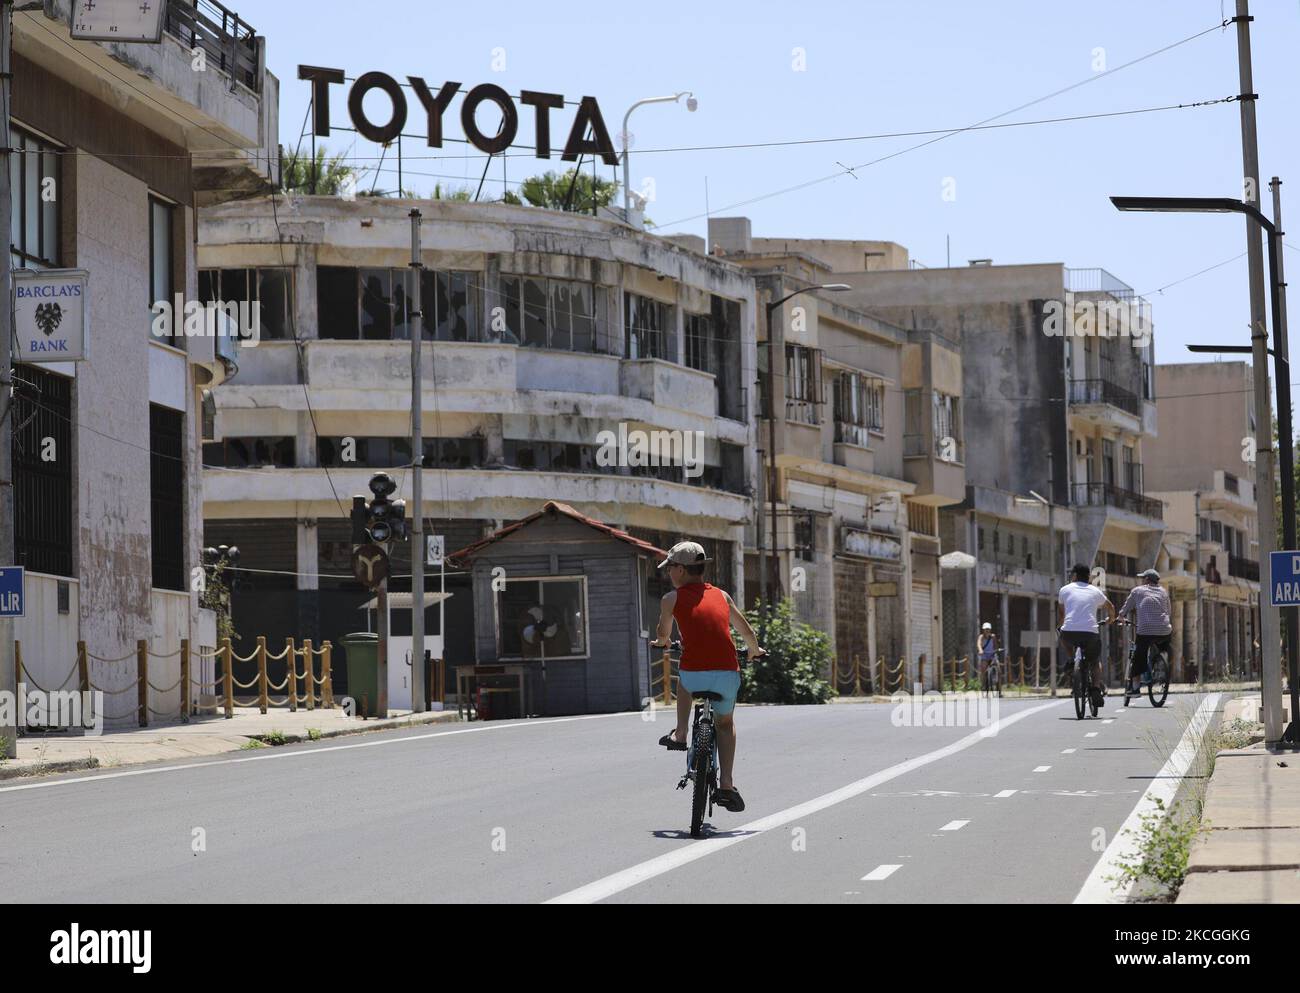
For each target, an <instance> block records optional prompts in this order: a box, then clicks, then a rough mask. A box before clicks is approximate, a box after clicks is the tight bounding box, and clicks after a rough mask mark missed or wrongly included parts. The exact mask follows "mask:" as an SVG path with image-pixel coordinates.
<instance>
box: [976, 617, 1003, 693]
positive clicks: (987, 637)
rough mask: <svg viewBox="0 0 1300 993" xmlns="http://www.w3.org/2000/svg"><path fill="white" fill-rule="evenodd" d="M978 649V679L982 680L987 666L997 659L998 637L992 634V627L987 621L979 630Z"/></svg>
mask: <svg viewBox="0 0 1300 993" xmlns="http://www.w3.org/2000/svg"><path fill="white" fill-rule="evenodd" d="M978 647H979V660H980V678H981V679H983V678H984V673H986V672H988V668H989V666H990V665H992V664H993V663H994V662H995V661H997V657H998V636H997V635H996V634H994V633H993V625H992V624H990V623H989V622H988V621H985V622H984V625H983V627H981V628H980V639H979V645H978Z"/></svg>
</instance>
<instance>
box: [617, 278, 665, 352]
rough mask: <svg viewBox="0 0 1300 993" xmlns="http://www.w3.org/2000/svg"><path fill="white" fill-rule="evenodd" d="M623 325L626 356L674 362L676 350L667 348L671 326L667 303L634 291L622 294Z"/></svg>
mask: <svg viewBox="0 0 1300 993" xmlns="http://www.w3.org/2000/svg"><path fill="white" fill-rule="evenodd" d="M623 327H624V329H625V332H626V335H625V336H626V344H627V351H626V356H627V358H629V359H664V360H666V361H669V362H671V361H674V359H675V355H676V349H675V348H672V347H671V343H672V342H671V336H672V334H673V332H674V331H675V327H674V325H673V320H672V310H671V308H670V306H669V305H668V304H666V303H660V302H659V301H658V300H652V299H650V298H649V297H643V296H640V295H639V294H636V293H627V294H624V296H623Z"/></svg>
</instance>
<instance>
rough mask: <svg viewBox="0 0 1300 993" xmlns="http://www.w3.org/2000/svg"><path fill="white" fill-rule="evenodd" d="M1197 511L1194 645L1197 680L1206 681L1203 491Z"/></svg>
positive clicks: (1194, 524) (1194, 529) (1194, 520)
mask: <svg viewBox="0 0 1300 993" xmlns="http://www.w3.org/2000/svg"><path fill="white" fill-rule="evenodd" d="M1194 499H1195V501H1196V504H1195V508H1196V509H1195V512H1194V514H1193V518H1192V561H1193V562H1195V563H1196V624H1195V626H1194V628H1193V630H1192V646H1193V647H1194V648H1195V649H1196V681H1197V682H1198V683H1204V682H1205V656H1204V655H1203V654H1202V652H1201V491H1200V490H1199V489H1198V490H1197V491H1196V494H1195V497H1194Z"/></svg>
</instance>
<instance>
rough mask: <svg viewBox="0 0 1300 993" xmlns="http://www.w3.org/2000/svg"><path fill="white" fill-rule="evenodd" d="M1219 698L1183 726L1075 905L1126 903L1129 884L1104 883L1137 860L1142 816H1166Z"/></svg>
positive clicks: (1203, 703)
mask: <svg viewBox="0 0 1300 993" xmlns="http://www.w3.org/2000/svg"><path fill="white" fill-rule="evenodd" d="M1222 696H1223V694H1222V693H1212V694H1210V695H1209V696H1207V697H1206V698H1205V699H1203V700H1202V701H1201V705H1200V706H1199V707H1197V708H1196V713H1195V714H1193V715H1192V719H1191V720H1189V721H1188V722H1187V727H1186V729H1184V731H1183V736H1182V738H1180V739H1179V741H1178V746H1177V747H1176V748H1175V749H1174V751H1173V754H1171V755H1170V756H1169V760H1168V761H1167V762H1165V764H1164V766H1163V767H1162V768H1161V769H1160V771H1159V772H1158V773H1156V776H1155V778H1154V779H1153V780H1151V785H1150V786H1148V787H1147V789H1146V792H1145V793H1143V794H1142V796H1141V797H1139V798H1138V802H1137V805H1136V806H1135V807H1134V808H1133V809H1132V810H1131V811H1129V815H1128V817H1126V818H1125V819H1124V823H1123V824H1121V825H1120V828H1119V830H1118V831H1116V832H1115V834H1114V835H1112V836H1111V841H1110V844H1109V845H1107V846H1106V850H1105V851H1104V852H1102V854H1101V858H1099V859H1098V860H1097V864H1096V865H1094V866H1093V867H1092V872H1090V873H1089V874H1088V878H1087V879H1086V880H1085V881H1084V884H1083V887H1082V888H1081V889H1080V890H1079V894H1078V896H1076V897H1075V898H1074V902H1075V903H1124V902H1125V901H1126V899H1127V897H1128V895H1129V893H1130V892H1131V891H1132V889H1133V882H1132V880H1130V881H1129V882H1127V883H1125V884H1123V885H1121V886H1119V887H1118V888H1114V887H1112V885H1111V884H1110V883H1108V882H1107V881H1106V877H1107V876H1117V875H1119V871H1120V865H1121V863H1131V862H1132V861H1133V860H1134V859H1135V858H1137V857H1138V856H1139V854H1140V852H1139V844H1140V841H1139V832H1140V830H1141V828H1142V818H1143V817H1144V816H1148V815H1152V814H1154V815H1157V816H1159V817H1160V819H1161V820H1163V819H1164V817H1165V816H1168V814H1169V808H1170V806H1171V804H1172V802H1173V799H1174V796H1175V795H1176V794H1177V793H1178V787H1179V786H1180V785H1181V784H1182V781H1183V777H1184V776H1186V775H1187V772H1188V770H1189V769H1190V768H1191V765H1192V762H1194V761H1195V759H1196V755H1197V753H1198V752H1199V751H1200V746H1201V740H1202V738H1204V736H1205V733H1206V731H1208V730H1209V726H1210V720H1211V719H1212V718H1213V716H1214V711H1215V708H1216V707H1217V706H1218V703H1219V700H1220V699H1221V698H1222Z"/></svg>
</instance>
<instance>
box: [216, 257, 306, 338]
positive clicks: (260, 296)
mask: <svg viewBox="0 0 1300 993" xmlns="http://www.w3.org/2000/svg"><path fill="white" fill-rule="evenodd" d="M199 302H200V303H203V304H213V305H215V306H217V307H220V308H222V309H224V308H226V307H227V306H229V305H230V304H232V303H233V304H236V305H239V304H246V305H248V306H247V311H246V312H245V311H244V309H243V308H240V309H239V314H240V320H241V322H242V321H243V320H245V313H246V314H247V320H248V321H249V325H248V326H245V327H241V329H240V330H241V331H245V332H247V331H248V330H250V328H252V327H255V328H257V329H258V336H259V337H260V338H264V339H270V340H273V341H274V340H280V339H284V338H292V337H294V333H293V328H294V313H293V270H292V269H290V268H288V267H287V266H285V267H278V266H277V267H275V268H267V269H200V270H199ZM254 308H255V309H256V316H254V312H255V311H254Z"/></svg>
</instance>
